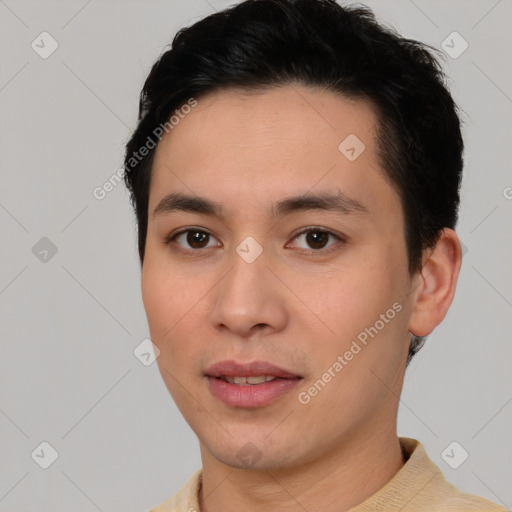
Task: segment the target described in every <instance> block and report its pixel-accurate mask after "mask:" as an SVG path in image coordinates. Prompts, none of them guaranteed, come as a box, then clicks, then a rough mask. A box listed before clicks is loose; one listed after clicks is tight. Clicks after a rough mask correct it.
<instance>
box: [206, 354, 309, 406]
mask: <svg viewBox="0 0 512 512" xmlns="http://www.w3.org/2000/svg"><path fill="white" fill-rule="evenodd" d="M205 374H206V377H207V379H208V384H209V389H210V392H211V393H212V394H213V396H215V397H216V398H218V399H219V400H221V401H222V402H224V403H225V404H226V405H228V406H230V407H242V408H256V407H264V406H266V405H269V404H271V403H272V402H274V401H275V400H277V399H278V398H279V397H281V396H282V395H284V394H286V393H288V392H289V391H290V390H292V389H293V388H295V387H296V386H297V385H298V383H299V382H300V381H301V380H302V377H301V376H300V375H297V374H295V373H292V372H290V371H288V370H285V369H283V368H280V367H279V366H276V365H275V364H272V363H269V362H266V361H253V362H251V363H239V362H237V361H233V360H230V361H219V362H218V363H215V364H214V365H212V366H210V367H209V368H208V370H206V372H205ZM258 375H272V376H274V377H276V378H275V379H274V380H271V381H268V382H264V383H262V384H256V385H238V384H232V383H230V382H226V381H224V380H222V379H219V377H222V376H228V377H236V376H238V377H255V376H258Z"/></svg>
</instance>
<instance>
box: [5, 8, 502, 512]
mask: <svg viewBox="0 0 512 512" xmlns="http://www.w3.org/2000/svg"><path fill="white" fill-rule="evenodd" d="M231 3H232V2H227V1H214V0H209V1H206V0H195V1H190V0H187V1H184V0H183V1H176V0H174V1H169V0H167V1H156V0H152V1H145V2H142V1H136V2H135V1H120V0H118V1H113V0H108V1H100V0H92V1H85V0H73V1H67V2H64V1H62V2H56V1H53V2H51V1H35V0H32V1H29V0H0V48H1V50H0V51H1V68H0V144H1V150H0V165H1V171H2V172H1V185H0V226H1V237H2V241H1V264H0V310H1V319H0V339H1V343H2V345H1V356H0V443H1V444H0V460H1V461H2V462H1V464H0V511H3V512H5V511H9V512H17V511H27V510H29V509H30V510H38V511H40V512H47V511H48V512H49V511H52V512H54V511H64V510H73V511H75V512H80V511H83V512H94V511H97V510H100V511H112V512H121V511H123V512H142V511H144V510H147V509H149V508H150V507H151V506H154V505H156V504H158V503H160V502H161V501H163V500H165V499H167V498H168V497H170V496H171V495H172V494H173V493H174V492H175V491H176V490H177V489H178V488H179V487H180V486H181V485H182V484H183V483H184V482H185V480H186V479H187V478H188V477H189V475H190V474H191V473H192V472H193V471H194V470H195V469H197V468H199V467H200V457H199V450H198V444H197V440H196V438H195V436H194V434H193V433H192V431H191V430H190V428H189V427H188V425H187V424H186V423H185V421H184V420H183V419H182V418H181V416H180V414H179V412H178V410H177V408H176V407H175V405H174V403H173V402H172V399H171V397H170V396H169V395H168V392H167V390H166V388H165V386H164V384H163V381H162V379H161V377H160V374H159V373H158V369H157V367H156V363H155V364H152V365H151V366H144V365H143V364H142V363H141V362H140V361H139V360H138V359H137V358H136V357H135V356H134V354H133V350H134V349H135V347H137V346H138V345H139V344H140V343H141V341H142V340H144V339H145V338H147V337H148V336H149V331H148V328H147V324H146V318H145V314H144V310H143V307H142V301H141V297H140V282H139V279H140V274H139V263H138V259H137V252H136V239H135V221H134V216H133V214H132V211H131V209H130V205H129V203H128V194H127V192H126V191H125V189H124V186H123V185H122V184H120V185H118V186H117V187H115V188H114V190H112V191H111V192H110V193H108V194H107V196H106V197H105V198H104V199H103V200H97V199H95V198H94V196H93V193H92V192H93V190H94V188H95V187H98V186H102V184H103V183H104V182H105V181H106V180H107V179H108V178H109V177H111V176H112V175H113V174H114V173H115V172H116V171H117V170H118V169H119V168H120V167H121V165H122V157H123V148H124V144H125V143H126V141H127V138H128V137H129V135H130V133H131V131H132V130H133V128H134V127H135V122H136V115H137V102H138V95H139V92H140V89H141V87H142V84H143V80H144V79H145V77H146V75H147V73H148V71H149V69H150V66H151V65H152V63H153V62H154V61H155V59H156V58H157V57H158V56H159V54H160V53H161V52H162V51H164V49H165V46H166V45H167V44H168V43H170V41H171V38H172V37H173V35H174V34H175V32H176V31H177V30H178V29H179V28H180V27H182V26H184V25H189V24H191V23H193V22H194V21H196V20H198V19H199V18H202V17H204V16H205V15H208V14H210V13H212V12H214V10H219V9H222V8H224V7H227V6H228V5H230V4H231ZM367 5H369V6H371V7H372V8H374V9H375V11H376V13H377V15H378V16H379V17H380V19H381V20H383V21H385V22H387V23H390V24H392V25H393V26H395V27H396V28H397V29H398V30H399V31H400V32H401V33H402V34H404V35H405V36H407V37H411V38H415V39H419V40H422V41H425V42H428V43H430V44H432V45H434V46H436V47H441V43H442V41H443V40H445V39H446V37H447V36H448V35H449V34H451V33H452V32H453V31H457V32H459V33H460V34H461V35H462V37H463V38H464V39H465V40H466V41H467V42H468V43H469V48H468V49H467V50H466V51H465V52H464V53H463V54H462V55H460V56H459V57H458V58H452V57H449V56H447V58H446V64H445V68H446V70H447V72H448V74H449V76H450V78H451V81H450V86H451V88H452V92H453V95H454V97H455V99H456V101H457V102H458V103H459V104H460V106H461V108H462V110H463V112H464V113H463V117H464V121H465V123H466V124H465V127H464V134H465V141H466V146H467V149H466V153H465V161H466V167H465V178H464V184H463V189H462V209H461V219H460V223H459V226H458V232H459V234H460V237H461V239H462V241H463V243H464V245H465V246H466V247H467V253H466V254H465V256H464V260H463V266H462V272H461V276H460V281H459V285H458V289H457V294H456V297H455V301H454V304H453V306H452V308H451V310H450V312H449V314H448V316H447V318H446V320H445V321H444V323H443V324H442V325H441V326H440V327H439V328H437V329H436V331H435V332H434V333H433V334H432V335H431V336H430V337H429V339H428V342H427V345H426V346H425V347H424V348H423V349H422V351H421V352H420V353H419V355H417V356H416V359H415V360H414V361H413V363H412V364H411V366H410V368H409V369H408V371H407V374H406V383H405V389H404V392H403V395H402V401H401V407H400V413H399V434H400V435H405V436H409V437H415V438H417V439H419V440H420V441H421V442H422V443H423V444H424V446H425V447H426V449H427V452H428V453H429V455H430V457H431V458H432V459H433V460H434V462H436V463H437V464H438V465H439V467H440V468H441V469H442V470H443V472H444V473H445V475H446V477H447V478H448V479H449V480H450V481H452V482H453V483H454V484H455V485H456V486H458V487H459V488H461V489H462V490H464V491H466V492H471V493H475V494H479V495H482V496H485V497H487V498H489V499H492V500H493V501H497V502H500V503H502V504H505V505H506V506H507V507H508V508H512V486H511V485H510V476H511V474H512V467H511V465H512V441H511V436H510V431H511V428H510V425H511V419H512V404H511V401H512V382H511V379H510V363H511V359H512V358H511V356H512V348H511V337H510V332H511V329H512V315H511V312H512V310H511V308H512V291H511V290H512V273H511V272H510V268H509V265H510V261H512V257H511V256H512V237H511V234H512V233H511V231H510V218H511V212H512V200H510V198H511V197H512V189H511V188H507V187H512V175H511V167H510V157H509V154H510V143H511V140H512V128H511V114H512V100H511V96H512V74H511V71H510V61H511V57H512V55H511V54H512V51H511V42H512V36H511V31H510V20H511V19H512V2H511V1H510V0H501V1H495V0H492V1H491V0H489V1H485V0H479V1H467V0H460V1H449V2H448V1H445V0H442V1H441V0H436V1H432V0H430V1H427V0H423V1H420V0H415V1H414V2H413V1H409V0H402V1H390V0H386V1H382V0H381V1H378V2H377V1H372V2H367ZM43 31H47V32H49V33H50V34H51V36H52V37H53V38H54V39H55V40H56V41H57V43H58V45H59V46H58V49H57V50H56V51H55V52H54V53H53V54H52V55H51V56H49V57H48V58H46V59H43V58H41V57H40V56H39V54H38V53H36V52H35V51H34V50H33V49H32V47H31V43H32V41H33V40H36V42H37V41H38V40H39V41H40V39H37V38H38V36H39V34H40V33H41V32H43ZM459 43H460V41H459V42H456V43H452V46H453V45H455V49H457V48H460V45H459ZM457 45H459V46H457ZM45 47H46V48H48V43H45ZM507 197H508V199H507ZM43 237H47V238H48V239H50V240H51V242H52V243H53V244H54V245H55V246H56V248H57V253H56V254H55V255H53V256H52V253H51V252H49V253H48V254H47V255H46V261H41V260H40V258H42V257H43V254H44V253H40V254H39V255H38V250H39V251H42V250H43V249H44V248H45V244H48V242H47V241H43V242H39V241H40V239H41V238H43ZM38 242H39V244H42V245H36V244H37V243H38ZM35 245H36V249H34V250H33V247H34V246H35ZM34 252H35V253H36V254H34ZM36 256H38V257H36ZM43 441H46V442H48V443H49V444H50V445H51V446H52V447H53V448H54V449H55V450H56V451H57V452H58V458H57V459H56V461H55V462H54V463H53V464H52V465H51V466H50V467H49V468H48V469H42V468H41V467H40V466H39V465H38V463H40V462H41V461H42V459H44V457H46V458H47V460H48V457H49V451H48V450H46V452H45V451H44V450H43V452H40V449H39V452H37V450H36V452H37V453H39V458H38V457H37V456H34V458H32V457H31V453H32V452H33V451H34V450H35V449H36V448H38V447H39V445H40V443H41V442H43ZM452 441H457V442H458V443H459V444H460V445H461V446H462V447H464V449H465V450H467V452H468V453H469V458H468V459H467V460H466V461H465V462H464V463H463V464H462V465H461V466H460V467H459V468H458V469H452V468H451V467H449V466H448V464H447V463H446V462H445V460H443V458H442V457H441V453H442V452H443V450H444V449H445V448H446V447H447V446H448V445H449V444H450V443H451V442H452ZM42 454H44V455H42ZM456 455H457V454H456ZM458 456H460V454H458V455H457V457H458ZM36 462H38V463H36Z"/></svg>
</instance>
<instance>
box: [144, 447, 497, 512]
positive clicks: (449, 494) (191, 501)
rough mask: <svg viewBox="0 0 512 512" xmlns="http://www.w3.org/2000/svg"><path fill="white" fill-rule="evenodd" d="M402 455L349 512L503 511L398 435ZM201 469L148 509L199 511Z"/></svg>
mask: <svg viewBox="0 0 512 512" xmlns="http://www.w3.org/2000/svg"><path fill="white" fill-rule="evenodd" d="M400 444H401V446H402V450H403V453H404V455H405V458H406V462H405V464H404V466H403V467H402V468H401V469H400V471H398V473H397V474H396V475H395V476H394V477H393V478H392V479H391V480H390V481H389V482H388V483H387V484H386V485H385V486H384V487H382V488H381V489H380V490H379V491H377V492H376V493H375V494H374V495H372V496H370V497H369V498H368V499H367V500H365V501H364V502H363V503H361V504H359V505H358V506H357V507H355V508H352V509H351V510H350V512H377V511H378V512H386V511H388V512H391V511H393V512H472V511H477V510H478V511H481V512H506V511H507V509H506V508H504V507H501V506H500V505H497V504H495V503H493V502H491V501H488V500H486V499H484V498H480V497H478V496H473V495H471V494H464V493H462V492H460V491H458V490H457V489H456V488H455V487H454V486H453V485H452V484H451V483H449V482H447V481H446V480H445V478H444V476H443V474H442V473H441V470H440V469H439V468H438V467H437V466H436V465H435V464H434V463H433V462H432V461H431V460H430V459H429V457H428V455H427V453H426V452H425V449H424V448H423V446H422V444H421V443H419V442H418V441H416V440H415V439H409V438H407V437H401V438H400ZM201 481H202V469H199V470H197V471H196V472H195V473H194V474H193V475H192V476H191V477H190V478H189V480H188V481H187V482H186V483H185V485H184V486H183V487H182V488H181V489H180V490H179V491H178V492H177V493H176V494H175V495H174V496H172V498H169V499H168V500H167V501H165V502H164V503H162V504H161V505H159V506H158V507H156V508H153V509H151V510H150V511H149V512H201V511H200V509H199V502H198V496H199V490H200V488H201Z"/></svg>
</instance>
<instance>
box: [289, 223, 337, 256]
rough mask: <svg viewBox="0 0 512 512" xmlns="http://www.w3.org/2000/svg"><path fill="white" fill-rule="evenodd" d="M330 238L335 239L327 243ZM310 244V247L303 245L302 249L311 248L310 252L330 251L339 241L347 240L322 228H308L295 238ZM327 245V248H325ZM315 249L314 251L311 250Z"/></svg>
mask: <svg viewBox="0 0 512 512" xmlns="http://www.w3.org/2000/svg"><path fill="white" fill-rule="evenodd" d="M329 238H331V239H334V241H333V243H332V244H330V245H327V243H328V241H329ZM300 239H302V240H303V242H305V243H306V244H308V246H309V247H301V248H302V249H306V250H309V251H310V252H329V250H330V248H331V247H332V246H334V245H337V243H338V242H344V241H345V240H344V239H343V238H342V237H341V236H338V235H336V234H335V233H333V232H332V231H328V230H325V229H321V228H308V229H306V230H304V231H302V232H301V233H299V234H298V235H296V236H295V237H294V238H293V240H300ZM326 247H327V250H323V249H325V248H326ZM311 249H313V251H311Z"/></svg>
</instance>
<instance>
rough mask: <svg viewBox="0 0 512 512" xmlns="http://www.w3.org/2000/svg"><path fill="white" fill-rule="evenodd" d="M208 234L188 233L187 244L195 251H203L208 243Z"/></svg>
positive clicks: (199, 232)
mask: <svg viewBox="0 0 512 512" xmlns="http://www.w3.org/2000/svg"><path fill="white" fill-rule="evenodd" d="M209 236H210V235H208V233H204V232H201V231H188V232H187V243H188V244H189V245H190V247H193V248H194V249H202V248H203V247H205V245H204V244H205V242H206V244H207V243H208V237H209Z"/></svg>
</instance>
